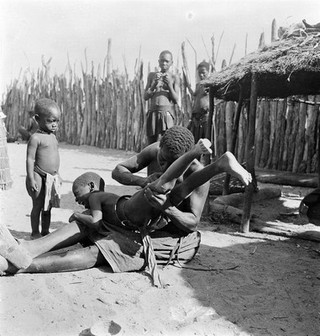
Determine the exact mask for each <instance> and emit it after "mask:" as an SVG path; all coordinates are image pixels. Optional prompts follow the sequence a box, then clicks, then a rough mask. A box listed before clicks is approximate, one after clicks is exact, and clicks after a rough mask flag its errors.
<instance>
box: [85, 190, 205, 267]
mask: <svg viewBox="0 0 320 336" xmlns="http://www.w3.org/2000/svg"><path fill="white" fill-rule="evenodd" d="M128 197H130V196H118V197H115V199H114V208H113V209H114V211H111V212H110V213H109V214H108V217H109V218H112V224H111V223H109V222H108V221H107V220H105V219H104V220H102V221H101V222H100V225H99V229H98V230H97V231H93V230H90V229H88V228H86V227H83V226H81V229H82V230H84V231H86V235H87V236H88V237H89V239H90V241H91V242H93V243H94V244H95V245H96V246H97V247H98V248H99V250H100V252H101V253H102V255H103V256H104V258H105V259H106V261H107V262H108V263H109V265H110V266H111V268H112V270H113V271H114V272H117V273H118V272H128V271H139V270H141V269H144V268H145V266H147V262H146V257H147V256H146V251H145V246H144V245H145V236H148V241H149V242H151V244H152V249H153V251H154V255H155V259H156V262H157V264H159V263H162V264H163V263H168V262H171V261H175V260H179V262H183V263H184V262H188V261H190V260H191V259H192V258H193V257H194V255H195V254H196V252H197V251H198V248H199V246H200V233H199V232H192V233H190V234H185V233H184V234H182V233H181V232H180V233H179V232H176V233H174V232H173V231H171V232H170V227H171V226H173V225H170V223H169V224H168V225H167V226H165V227H164V228H162V229H160V230H156V231H153V232H149V231H148V230H147V229H148V228H144V231H143V230H141V228H137V227H136V226H135V225H133V224H132V223H130V221H128V220H127V219H126V218H125V215H124V212H123V204H124V203H125V201H126V199H127V198H128ZM109 215H110V216H109ZM159 218H160V219H161V216H160V217H159ZM159 218H158V219H156V220H155V222H156V223H157V222H158V221H159ZM152 224H153V223H151V225H152ZM167 227H168V229H169V230H168V231H167V230H166V228H167Z"/></svg>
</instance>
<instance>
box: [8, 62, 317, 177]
mask: <svg viewBox="0 0 320 336" xmlns="http://www.w3.org/2000/svg"><path fill="white" fill-rule="evenodd" d="M107 63H108V64H107V73H106V75H105V73H104V72H105V70H104V69H103V74H102V75H101V74H100V66H98V68H97V70H95V69H94V66H93V65H92V66H91V71H90V72H89V73H88V71H87V70H84V69H82V77H77V76H76V75H75V73H74V72H72V70H71V67H70V66H69V69H68V74H67V76H66V75H63V76H62V75H61V76H58V75H54V76H53V77H50V75H49V62H47V63H44V62H43V67H42V68H41V69H40V70H38V71H37V73H36V74H34V73H31V74H30V73H29V74H26V75H25V76H23V77H22V79H21V80H20V81H19V80H15V81H13V83H12V85H11V86H10V87H9V88H8V89H7V92H6V93H5V95H4V96H3V99H2V101H3V103H2V109H3V112H4V113H5V114H6V115H7V118H6V119H5V123H6V128H7V131H8V133H9V137H11V138H15V137H16V136H17V135H18V128H19V127H20V126H21V125H23V126H25V127H27V125H28V123H29V114H28V111H30V110H32V109H33V106H34V102H35V100H36V99H37V98H39V97H50V98H52V99H54V100H55V101H56V102H57V103H58V105H59V106H60V108H61V111H62V117H61V122H60V126H59V132H58V134H57V136H58V139H59V141H61V142H66V143H69V144H74V145H90V146H97V147H100V148H113V149H122V150H130V151H140V150H141V149H142V148H143V147H144V146H145V145H146V136H145V116H146V112H147V104H146V102H145V101H144V99H143V94H144V87H145V86H144V81H143V63H142V62H141V61H140V62H139V63H138V64H137V66H136V71H135V74H134V77H133V80H129V78H128V75H127V74H125V75H121V74H119V73H118V71H111V70H110V66H109V61H108V62H107ZM85 68H86V69H87V65H86V67H85ZM184 69H185V68H183V70H182V75H181V74H180V73H179V71H178V70H176V71H177V73H179V74H180V77H181V88H180V97H181V103H180V106H177V107H176V114H177V119H176V123H177V124H179V125H183V126H187V124H188V121H189V118H190V116H191V109H192V97H191V96H190V93H189V92H188V90H187V85H190V84H188V83H187V81H188V79H187V78H186V76H185V75H183V74H184ZM236 107H237V104H236V103H234V102H223V101H221V102H219V103H218V104H217V106H216V108H215V113H214V116H213V130H214V132H213V133H214V134H213V139H214V147H215V155H216V156H219V155H221V154H223V153H224V152H225V151H226V150H229V149H230V146H231V142H232V128H233V127H234V119H235V116H236V110H237V108H236ZM319 108H320V96H299V97H290V98H288V99H276V100H265V99H260V100H259V101H258V108H257V116H256V132H255V134H256V141H255V144H256V147H255V151H256V156H255V166H256V167H260V168H267V169H276V170H283V171H291V172H305V173H313V172H317V148H318V146H319V144H318V141H317V139H318V137H319V127H320V118H319ZM247 127H248V121H247V108H246V104H244V107H243V108H242V111H241V114H240V120H239V132H238V137H237V139H236V149H235V153H234V154H235V155H236V157H237V158H238V160H239V161H241V162H243V161H244V155H245V154H244V153H245V147H244V144H245V139H246V136H247Z"/></svg>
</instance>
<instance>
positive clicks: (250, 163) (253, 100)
mask: <svg viewBox="0 0 320 336" xmlns="http://www.w3.org/2000/svg"><path fill="white" fill-rule="evenodd" d="M257 96H258V79H257V74H256V73H252V77H251V92H250V108H249V116H248V137H247V139H246V161H247V170H248V171H249V172H250V173H251V174H252V175H253V177H254V154H255V153H254V140H255V123H256V109H257ZM253 191H254V186H253V184H252V183H250V184H249V186H248V187H246V190H245V193H244V204H243V215H242V221H241V231H242V232H244V233H247V232H249V228H250V210H251V202H252V196H253Z"/></svg>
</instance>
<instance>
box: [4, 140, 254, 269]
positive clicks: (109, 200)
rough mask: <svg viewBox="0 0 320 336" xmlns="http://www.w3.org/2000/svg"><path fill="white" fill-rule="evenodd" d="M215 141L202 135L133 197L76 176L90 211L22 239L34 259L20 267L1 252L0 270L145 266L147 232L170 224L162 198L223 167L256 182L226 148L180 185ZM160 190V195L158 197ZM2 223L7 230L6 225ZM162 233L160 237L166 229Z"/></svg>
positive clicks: (171, 198) (185, 191)
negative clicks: (47, 231)
mask: <svg viewBox="0 0 320 336" xmlns="http://www.w3.org/2000/svg"><path fill="white" fill-rule="evenodd" d="M210 145H211V143H210V141H209V140H207V139H200V140H199V142H198V143H197V144H196V145H195V146H194V148H193V149H191V150H190V151H189V152H187V153H185V154H184V155H182V156H181V157H180V158H179V159H177V160H176V161H175V162H173V163H172V164H171V166H170V167H169V168H168V169H167V170H166V171H165V172H164V173H163V174H162V175H161V176H160V177H159V179H158V180H156V181H154V182H152V183H150V184H149V185H148V186H146V187H145V188H144V189H142V190H140V191H138V192H137V193H135V194H134V195H133V196H131V197H126V196H118V195H115V194H112V193H108V192H104V181H103V179H102V178H101V177H100V176H99V175H97V174H95V173H85V174H83V175H81V176H80V177H78V178H77V179H76V180H75V181H74V183H73V188H72V190H73V193H74V195H75V197H76V201H77V202H78V203H79V204H82V205H84V206H85V207H86V208H87V209H88V212H87V213H74V214H73V215H72V216H71V217H70V219H69V221H70V224H68V225H66V226H64V227H62V228H61V229H58V230H56V231H54V232H52V233H50V234H49V235H47V236H44V237H42V238H40V239H38V240H36V241H24V242H21V243H20V245H19V248H20V249H22V250H23V251H24V252H25V255H28V256H29V257H30V258H31V259H32V262H31V264H30V265H27V266H24V267H19V265H18V264H17V263H15V262H13V259H11V260H10V255H8V254H7V255H5V256H4V257H5V258H0V270H1V271H2V272H8V273H16V272H61V271H74V270H80V269H87V268H90V267H93V266H98V265H101V264H107V263H108V264H109V265H110V266H111V267H112V269H113V271H114V272H124V271H129V270H140V269H141V268H143V266H144V259H143V254H144V249H143V245H144V238H145V237H146V236H147V235H148V233H149V232H151V231H154V230H155V231H154V232H155V233H156V234H157V232H158V228H159V226H163V225H165V224H166V218H164V217H163V216H162V214H161V210H159V206H156V203H157V202H159V199H160V202H162V204H161V206H162V207H163V208H166V207H170V206H171V204H174V205H177V204H179V203H180V202H181V201H182V200H183V199H184V198H185V197H187V196H188V195H189V194H190V192H192V190H194V189H195V188H197V187H198V186H199V185H201V184H203V183H205V182H206V181H208V180H209V179H210V178H211V177H212V176H214V175H216V174H220V173H221V172H227V173H229V174H231V175H233V176H235V177H237V178H239V179H240V180H241V181H242V182H243V183H244V184H245V185H248V184H249V183H251V174H250V173H249V172H247V171H246V170H245V169H244V168H243V167H242V166H241V165H240V164H239V163H238V161H237V160H236V158H235V157H234V156H233V155H232V154H231V153H230V152H226V153H225V154H224V155H222V156H221V157H220V158H219V159H218V160H217V161H215V162H213V163H212V164H210V165H208V166H206V167H205V168H204V169H202V170H201V171H199V172H195V173H194V174H192V175H190V176H189V177H188V178H187V179H185V180H184V181H183V182H182V183H181V184H178V185H176V180H177V178H178V177H179V176H180V175H181V174H182V173H183V172H184V171H185V170H186V169H187V168H188V166H189V165H190V164H191V162H192V161H193V160H194V159H195V158H197V157H199V155H201V154H208V153H210V151H211V150H210ZM158 195H160V196H161V197H159V198H158V197H157V196H158ZM163 196H164V197H163ZM155 202H156V203H155ZM1 229H2V231H4V230H5V228H4V227H2V228H1ZM194 233H196V232H192V233H190V234H191V235H192V234H194ZM150 236H151V237H152V234H150ZM156 236H157V235H155V237H156ZM158 237H160V238H161V234H160V235H159V236H158ZM83 238H89V239H90V241H91V242H94V243H95V244H96V246H87V247H81V248H80V249H73V250H70V251H66V250H61V251H60V252H59V251H55V250H58V249H60V248H65V247H67V246H70V245H73V244H76V243H78V242H79V241H81V240H82V239H83ZM174 238H176V237H174ZM52 250H54V251H53V252H50V253H46V252H48V251H52ZM193 255H194V253H193V254H192V256H193ZM186 259H188V258H186ZM123 260H125V261H123ZM10 261H12V262H13V264H12V262H10ZM14 264H15V265H14ZM19 268H20V269H19Z"/></svg>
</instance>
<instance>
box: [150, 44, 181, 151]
mask: <svg viewBox="0 0 320 336" xmlns="http://www.w3.org/2000/svg"><path fill="white" fill-rule="evenodd" d="M158 62H159V67H160V71H159V72H150V73H149V75H148V80H147V85H146V89H145V94H144V99H145V100H149V99H150V106H149V111H148V113H147V121H146V122H147V131H146V132H147V138H148V144H149V145H150V144H151V143H154V142H156V141H158V138H159V136H161V135H162V134H163V133H164V132H165V131H166V130H167V129H168V128H170V127H172V126H173V125H174V119H175V107H174V105H175V104H177V102H178V98H179V93H178V92H179V91H178V90H179V82H180V80H179V77H178V76H176V75H174V74H173V73H171V72H170V67H171V66H172V64H173V61H172V53H171V52H170V51H169V50H164V51H162V52H161V53H160V55H159V60H158Z"/></svg>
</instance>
